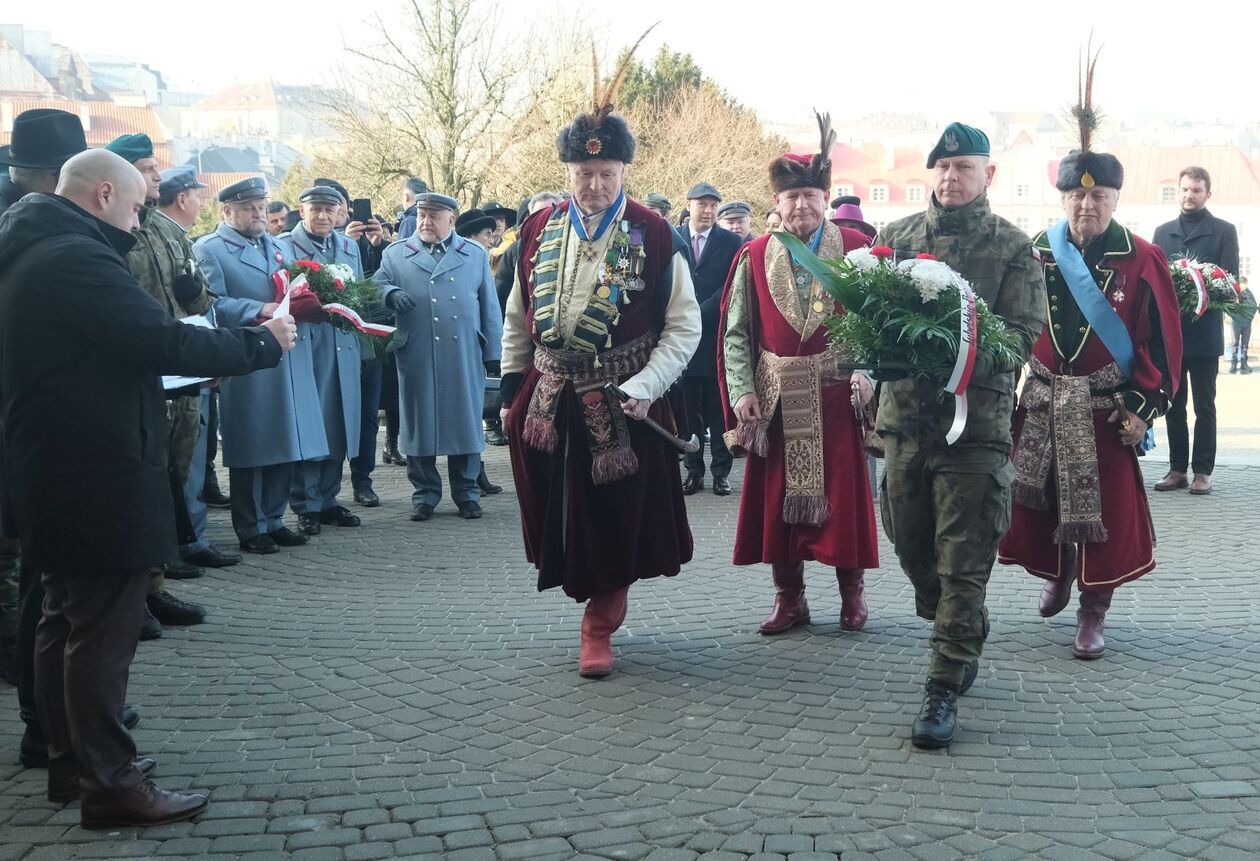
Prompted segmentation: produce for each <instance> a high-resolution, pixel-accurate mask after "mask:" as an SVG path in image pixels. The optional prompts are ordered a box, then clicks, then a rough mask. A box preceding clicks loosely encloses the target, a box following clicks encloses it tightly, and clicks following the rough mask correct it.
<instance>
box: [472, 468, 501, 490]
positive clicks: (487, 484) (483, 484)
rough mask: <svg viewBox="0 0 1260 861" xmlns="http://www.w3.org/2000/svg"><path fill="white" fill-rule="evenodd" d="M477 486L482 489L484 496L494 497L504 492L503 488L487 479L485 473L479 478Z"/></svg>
mask: <svg viewBox="0 0 1260 861" xmlns="http://www.w3.org/2000/svg"><path fill="white" fill-rule="evenodd" d="M477 486H478V487H479V488H481V495H482V496H494V495H495V494H496V493H502V492H503V488H502V487H501V486H499V485H497V484H495V483H494V482H493V481H491V480H490V479H489V478H487V477H486V474H485V472H484V471H483V472H482V473H481V475H480V476H478V477H477Z"/></svg>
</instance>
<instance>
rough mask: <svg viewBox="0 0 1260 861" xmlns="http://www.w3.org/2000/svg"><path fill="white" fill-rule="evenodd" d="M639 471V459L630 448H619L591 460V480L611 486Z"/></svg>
mask: <svg viewBox="0 0 1260 861" xmlns="http://www.w3.org/2000/svg"><path fill="white" fill-rule="evenodd" d="M638 471H639V457H638V455H636V454H635V453H634V449H632V448H630V446H628V445H626V446H619V447H617V448H615V449H613V450H611V451H605V452H600V453H599V454H597V455H595V456H594V457H593V458H591V480H592V481H593V482H594V483H595V484H611V483H612V482H614V481H618V480H620V479H623V478H625V477H626V476H628V475H634V474H635V473H636V472H638Z"/></svg>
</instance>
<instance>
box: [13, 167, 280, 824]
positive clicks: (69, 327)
mask: <svg viewBox="0 0 1260 861" xmlns="http://www.w3.org/2000/svg"><path fill="white" fill-rule="evenodd" d="M145 193H146V185H145V181H144V179H143V178H142V177H141V176H140V174H139V172H138V171H136V169H135V168H133V167H132V166H131V165H129V164H128V163H127V162H126V161H125V160H124V159H122V158H120V157H119V156H117V155H115V154H114V153H111V152H109V151H107V150H90V151H88V152H85V153H82V154H80V155H77V156H75V157H74V158H72V159H70V160H69V161H68V162H66V164H65V166H64V167H63V168H62V171H61V178H60V180H59V182H58V185H57V193H56V194H55V195H45V194H37V195H32V196H30V197H28V198H26V199H24V200H22V201H21V202H19V203H18V204H16V205H14V206H13V207H11V208H10V209H9V211H8V212H7V213H6V214H5V215H4V217H3V218H2V219H0V414H2V415H3V417H4V447H3V450H4V455H5V468H6V469H7V476H8V479H9V483H10V488H11V496H10V498H11V499H12V501H13V507H14V519H15V522H16V526H17V531H18V534H19V536H20V539H21V541H22V550H23V553H24V554H25V556H26V560H27V562H28V563H29V564H30V565H32V566H33V567H34V568H35V569H37V570H39V571H42V572H43V584H44V591H45V600H44V617H43V620H42V621H41V622H40V625H39V630H38V633H37V635H36V644H35V650H36V656H35V675H36V699H37V702H38V705H39V712H40V717H41V719H42V722H43V725H44V729H45V731H46V733H47V735H48V751H49V767H48V796H49V798H50V800H54V801H62V802H65V801H71V800H74V799H76V798H78V797H79V795H80V792H82V795H83V806H82V810H81V814H80V816H81V823H82V825H83V826H84V827H85V828H115V827H126V826H143V825H156V824H160V823H166V822H175V821H178V820H181V819H186V818H188V817H190V816H193V815H196V814H197V813H198V812H200V811H201V810H202V809H204V808H205V806H206V803H207V802H206V798H205V796H203V795H188V794H180V793H173V792H166V791H164V790H160V789H157V788H156V787H155V786H154V785H153V784H152V783H151V782H150V781H149V780H148V778H147V776H146V775H147V773H148V772H150V771H152V770H153V767H154V765H155V763H153V761H152V760H147V759H145V760H139V761H137V760H136V747H135V743H134V742H133V741H132V738H131V735H130V734H129V733H128V732H127V730H126V728H125V727H124V726H123V724H122V722H121V719H120V714H121V712H122V707H123V698H124V696H125V695H126V692H127V675H128V669H129V667H130V664H131V660H132V657H133V656H134V654H135V650H136V642H137V639H138V637H139V633H140V619H141V616H142V615H143V611H144V601H145V592H146V591H147V584H148V576H149V573H148V572H149V570H150V569H151V568H152V567H153V566H155V565H158V564H161V563H162V562H163V561H165V560H167V559H170V558H172V557H173V556H174V555H175V553H176V547H175V523H174V511H173V506H172V500H171V490H170V479H169V475H168V473H167V447H168V439H167V437H168V433H167V421H166V410H165V401H166V398H165V395H164V393H163V389H162V382H161V379H160V375H161V374H174V375H185V376H196V377H218V376H224V375H230V374H245V373H249V372H250V371H253V370H257V369H259V368H264V367H273V366H275V365H276V364H277V363H278V362H279V361H280V356H281V353H282V351H284V350H287V349H291V348H292V345H293V344H294V343H295V339H296V332H297V330H296V326H295V325H294V323H293V320H292V318H291V317H287V316H286V317H283V318H279V319H274V320H270V321H268V322H267V323H266V324H265V325H264V326H262V327H254V328H248V329H236V330H211V329H201V328H197V327H194V326H188V325H184V324H182V323H180V322H179V321H177V320H175V319H174V318H172V317H171V316H170V315H169V314H168V313H166V311H165V310H163V308H162V307H161V306H160V305H159V304H158V303H157V301H156V300H154V299H153V298H152V297H151V296H149V295H148V294H147V293H145V292H144V290H143V289H141V288H140V286H139V285H138V284H137V283H136V281H135V279H134V278H133V277H132V276H131V273H130V272H129V271H128V270H127V266H126V262H125V256H126V254H127V252H128V251H129V250H130V249H131V247H132V246H133V245H134V243H135V241H136V240H135V237H133V236H132V234H131V231H132V230H134V229H136V228H137V227H138V224H139V222H138V219H137V213H139V211H140V209H141V207H142V206H143V205H144V198H145ZM31 285H45V286H48V287H50V288H51V289H50V290H32V289H31ZM86 427H91V428H92V429H93V432H92V433H90V434H88V433H84V432H83V429H84V428H86ZM120 487H121V488H125V489H126V493H125V494H123V495H122V496H121V497H120V496H119V488H120Z"/></svg>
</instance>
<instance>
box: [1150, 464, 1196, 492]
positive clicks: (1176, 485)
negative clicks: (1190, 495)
mask: <svg viewBox="0 0 1260 861" xmlns="http://www.w3.org/2000/svg"><path fill="white" fill-rule="evenodd" d="M1189 486H1190V482H1189V481H1187V480H1186V474H1185V473H1184V472H1175V471H1174V470H1171V469H1170V470H1169V471H1168V475H1166V476H1164V477H1163V478H1161V479H1160V480H1159V481H1157V482H1155V489H1156V490H1184V489H1185V488H1187V487H1189Z"/></svg>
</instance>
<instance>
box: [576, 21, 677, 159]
mask: <svg viewBox="0 0 1260 861" xmlns="http://www.w3.org/2000/svg"><path fill="white" fill-rule="evenodd" d="M655 28H656V25H655V24H653V25H652V26H651V27H649V28H648V29H647V30H646V31H644V33H643V35H642V36H640V37H639V39H638V41H637V42H635V43H634V45H633V46H631V48H630V50H629V51H627V52H626V55H625V56H624V57H623V58H622V60H621V63H620V64H619V65H618V66H617V70H616V71H615V72H614V73H613V76H612V78H610V79H609V81H608V83H607V84H606V85H605V84H602V83H601V81H600V74H599V57H598V56H597V55H596V53H595V49H594V48H592V49H591V65H592V66H593V67H594V77H595V80H594V83H593V86H592V90H593V93H592V96H593V105H592V107H591V110H590V112H589V113H585V114H581V115H579V116H578V117H577V118H576V119H574V120H573V122H572V123H570V124H569V125H568V126H566V127H565V128H563V129H561V131H560V134H559V136H557V137H556V150H557V151H558V152H559V154H560V160H561V161H563V162H572V161H587V160H589V159H594V158H601V159H609V160H610V161H620V162H625V163H626V164H629V163H630V162H632V161H634V149H635V139H634V133H633V132H631V131H630V126H629V125H627V124H626V121H625V119H623V118H622V117H620V116H618V115H617V114H615V113H613V109H614V102H615V100H616V98H617V93H618V91H619V90H620V89H621V84H622V82H623V81H625V79H626V75H627V74H628V73H629V72H630V66H631V62H632V60H633V58H634V52H635V50H636V49H637V48H638V47H639V45H640V44H642V42H643V40H644V39H646V38H647V35H648V33H651V32H652V30H654V29H655Z"/></svg>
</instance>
